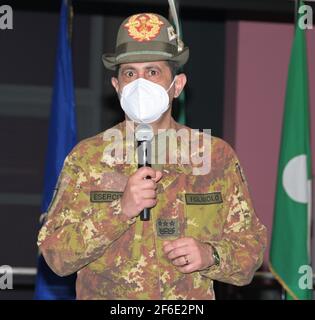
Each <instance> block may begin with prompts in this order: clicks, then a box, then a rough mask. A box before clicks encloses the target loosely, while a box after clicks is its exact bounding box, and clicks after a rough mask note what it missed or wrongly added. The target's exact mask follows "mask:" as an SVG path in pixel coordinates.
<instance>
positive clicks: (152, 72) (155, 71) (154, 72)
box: [149, 70, 158, 76]
mask: <svg viewBox="0 0 315 320" xmlns="http://www.w3.org/2000/svg"><path fill="white" fill-rule="evenodd" d="M149 75H150V76H157V75H158V72H157V70H150V71H149Z"/></svg>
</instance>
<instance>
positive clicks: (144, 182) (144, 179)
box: [121, 124, 162, 221]
mask: <svg viewBox="0 0 315 320" xmlns="http://www.w3.org/2000/svg"><path fill="white" fill-rule="evenodd" d="M153 135H154V134H153V130H152V128H151V126H150V125H148V124H139V125H138V126H137V128H136V131H135V139H136V141H137V142H138V148H137V150H138V168H139V169H138V170H137V172H136V173H135V174H133V175H132V176H131V177H130V178H129V179H128V182H127V185H126V188H125V190H124V194H123V197H122V200H121V205H122V212H123V213H124V214H126V215H127V216H128V217H129V218H132V217H135V216H137V215H138V214H139V213H140V219H141V221H148V220H150V208H152V207H154V206H155V205H156V201H157V200H156V188H157V186H156V183H157V182H158V181H159V180H160V179H161V178H162V173H161V172H160V171H155V170H154V169H152V168H151V154H150V150H151V140H152V138H153Z"/></svg>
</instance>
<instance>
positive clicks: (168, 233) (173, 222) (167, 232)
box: [156, 219, 179, 237]
mask: <svg viewBox="0 0 315 320" xmlns="http://www.w3.org/2000/svg"><path fill="white" fill-rule="evenodd" d="M156 230H157V235H158V236H159V237H178V236H179V223H178V219H157V221H156Z"/></svg>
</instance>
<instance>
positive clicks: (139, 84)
mask: <svg viewBox="0 0 315 320" xmlns="http://www.w3.org/2000/svg"><path fill="white" fill-rule="evenodd" d="M175 78H176V77H175ZM175 78H174V80H173V81H172V83H171V85H170V87H169V88H168V89H167V90H165V89H164V88H163V87H162V86H161V85H159V84H157V83H154V82H152V81H149V80H146V79H143V78H139V79H136V80H134V81H132V82H130V83H128V84H127V85H126V86H124V88H123V90H122V93H121V96H120V104H121V107H122V109H123V110H124V112H125V113H126V114H127V116H128V117H129V118H130V119H131V120H132V121H134V122H136V123H152V122H154V121H156V120H158V119H159V118H160V117H161V116H162V114H163V113H164V112H165V111H166V110H167V109H168V107H169V96H168V91H169V90H170V88H171V87H172V85H173V84H174V81H175Z"/></svg>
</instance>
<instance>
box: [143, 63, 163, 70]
mask: <svg viewBox="0 0 315 320" xmlns="http://www.w3.org/2000/svg"><path fill="white" fill-rule="evenodd" d="M151 68H157V69H160V70H161V67H160V66H159V65H157V64H150V65H148V66H145V69H151Z"/></svg>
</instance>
